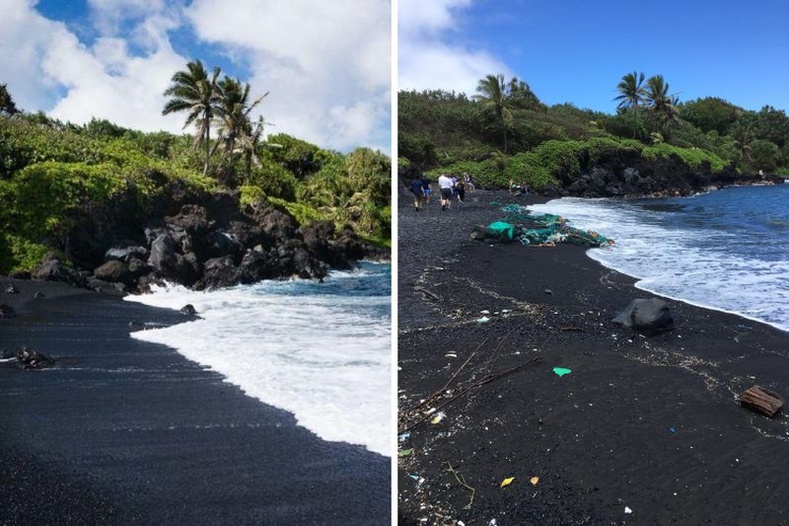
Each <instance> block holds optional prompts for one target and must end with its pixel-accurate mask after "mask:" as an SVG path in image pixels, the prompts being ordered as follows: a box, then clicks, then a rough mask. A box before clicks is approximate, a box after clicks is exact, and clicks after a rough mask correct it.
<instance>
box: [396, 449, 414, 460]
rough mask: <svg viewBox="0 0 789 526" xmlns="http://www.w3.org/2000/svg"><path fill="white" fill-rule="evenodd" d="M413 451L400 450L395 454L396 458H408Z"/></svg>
mask: <svg viewBox="0 0 789 526" xmlns="http://www.w3.org/2000/svg"><path fill="white" fill-rule="evenodd" d="M413 452H414V450H413V449H401V450H400V452H399V453H397V456H398V457H401V458H402V457H410V456H411V453H413Z"/></svg>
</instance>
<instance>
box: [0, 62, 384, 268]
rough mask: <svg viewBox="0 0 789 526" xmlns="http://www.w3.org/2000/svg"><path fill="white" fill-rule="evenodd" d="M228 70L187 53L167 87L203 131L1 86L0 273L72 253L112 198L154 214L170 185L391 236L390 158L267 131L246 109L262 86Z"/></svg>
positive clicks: (380, 237)
mask: <svg viewBox="0 0 789 526" xmlns="http://www.w3.org/2000/svg"><path fill="white" fill-rule="evenodd" d="M219 75H220V72H219V70H218V69H215V70H214V72H213V74H211V75H208V74H207V72H206V70H205V68H204V67H203V66H202V64H201V63H200V62H199V61H195V62H190V63H189V64H188V65H187V70H186V71H181V72H177V73H176V74H175V75H174V76H173V84H172V86H171V87H170V88H168V90H167V92H166V94H167V95H168V96H169V97H171V99H170V100H168V102H167V105H166V106H165V109H164V112H165V113H169V112H180V111H183V112H184V114H185V121H186V125H187V126H189V125H194V126H195V128H196V133H195V136H194V138H192V137H189V136H188V135H174V134H170V133H166V132H155V133H144V132H140V131H137V130H131V129H126V128H123V127H121V126H118V125H116V124H113V123H111V122H108V121H106V120H99V119H93V120H91V121H90V122H89V123H87V124H85V125H75V124H72V123H63V122H61V121H58V120H54V119H51V118H49V117H47V116H46V115H44V114H43V113H40V112H39V113H34V114H31V113H25V112H19V111H17V110H16V108H15V106H14V104H13V100H12V99H11V96H10V94H8V92H7V90H6V87H5V85H4V84H0V274H6V273H9V272H14V271H21V270H30V269H32V268H33V267H34V266H36V265H37V264H38V263H39V262H40V260H41V257H42V256H43V255H44V254H45V253H47V252H50V251H54V252H56V253H57V252H59V251H64V250H65V249H66V248H67V247H69V242H70V238H69V232H70V231H71V229H73V228H75V227H77V225H81V226H83V227H84V225H86V224H90V221H91V218H101V217H104V216H103V215H104V214H105V212H106V211H108V210H110V209H113V207H114V209H117V208H118V207H125V208H124V210H125V209H126V208H128V209H129V210H130V211H133V212H134V213H139V214H143V215H144V214H146V213H149V212H151V211H152V207H153V206H155V203H156V202H157V199H160V198H162V197H163V196H165V194H166V193H167V192H180V193H182V194H187V195H206V194H208V193H213V192H219V191H223V192H227V191H230V192H237V193H238V195H239V199H240V201H241V203H242V205H259V204H261V203H263V204H266V203H268V204H272V205H274V206H277V207H279V208H281V209H283V210H287V211H289V212H290V213H292V214H293V215H294V217H296V219H297V220H298V221H299V222H300V223H301V224H309V223H311V222H313V221H332V222H334V223H335V225H336V226H337V227H338V228H345V227H350V228H352V229H353V230H354V231H355V232H356V233H357V234H358V235H359V236H360V237H362V238H365V239H368V240H371V241H374V242H377V243H379V244H381V245H386V246H388V245H389V244H390V238H391V216H390V214H391V193H390V183H389V181H390V179H391V176H390V159H389V158H388V157H387V156H386V155H384V154H382V153H380V152H374V151H372V150H369V149H367V148H358V149H356V150H355V151H353V152H350V153H347V154H343V153H339V152H336V151H330V150H325V149H322V148H320V147H319V146H316V145H313V144H310V143H307V142H305V141H302V140H299V139H297V138H294V137H290V136H288V135H286V134H277V135H273V136H270V137H269V138H268V139H269V140H268V141H264V140H263V125H264V121H263V119H262V118H261V119H259V120H258V121H256V122H251V120H250V115H249V114H250V111H251V110H252V109H253V108H255V107H256V106H257V105H258V104H260V103H261V102H262V101H263V98H264V97H265V95H264V96H263V97H259V98H257V99H255V100H251V99H250V87H249V85H248V84H242V83H241V82H239V81H238V80H236V79H231V78H229V77H224V78H223V79H221V80H218V79H219ZM212 127H216V129H217V133H216V138H215V139H213V140H212V139H211V131H210V130H211V128H212Z"/></svg>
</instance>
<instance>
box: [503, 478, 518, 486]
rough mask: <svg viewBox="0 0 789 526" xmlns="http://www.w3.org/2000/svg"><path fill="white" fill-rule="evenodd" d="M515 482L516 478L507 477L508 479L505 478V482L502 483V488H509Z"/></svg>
mask: <svg viewBox="0 0 789 526" xmlns="http://www.w3.org/2000/svg"><path fill="white" fill-rule="evenodd" d="M513 480H515V477H507V478H505V479H504V480H502V481H501V486H500V487H502V488H503V487H506V486H509V485H510V484H512V481H513Z"/></svg>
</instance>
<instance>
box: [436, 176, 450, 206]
mask: <svg viewBox="0 0 789 526" xmlns="http://www.w3.org/2000/svg"><path fill="white" fill-rule="evenodd" d="M452 186H453V184H452V178H451V177H449V176H448V175H447V174H441V176H440V177H439V178H438V187H439V188H440V189H441V210H449V209H450V208H451V207H452Z"/></svg>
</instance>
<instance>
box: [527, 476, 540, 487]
mask: <svg viewBox="0 0 789 526" xmlns="http://www.w3.org/2000/svg"><path fill="white" fill-rule="evenodd" d="M539 481H540V477H532V478H530V479H529V482H531V485H532V486H536V485H537V483H538V482H539Z"/></svg>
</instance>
